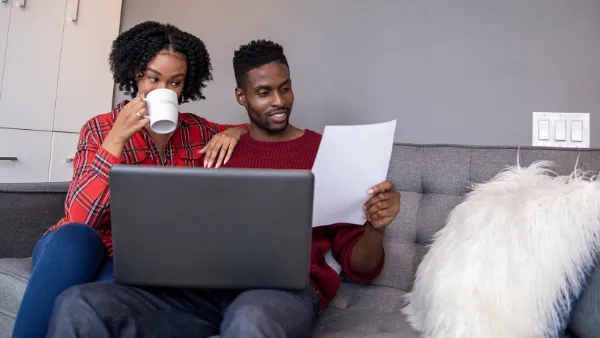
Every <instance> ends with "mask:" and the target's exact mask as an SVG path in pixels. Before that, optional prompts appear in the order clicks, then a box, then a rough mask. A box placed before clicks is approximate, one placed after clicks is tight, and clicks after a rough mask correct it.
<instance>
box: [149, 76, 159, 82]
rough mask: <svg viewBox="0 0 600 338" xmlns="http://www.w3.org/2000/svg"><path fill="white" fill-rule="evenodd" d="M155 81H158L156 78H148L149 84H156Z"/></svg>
mask: <svg viewBox="0 0 600 338" xmlns="http://www.w3.org/2000/svg"><path fill="white" fill-rule="evenodd" d="M157 81H158V79H157V78H155V77H151V78H150V82H153V83H154V82H157Z"/></svg>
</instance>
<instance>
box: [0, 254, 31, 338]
mask: <svg viewBox="0 0 600 338" xmlns="http://www.w3.org/2000/svg"><path fill="white" fill-rule="evenodd" d="M30 274H31V258H3V259H0V337H2V338H3V337H4V336H3V335H5V334H6V335H7V337H8V336H10V333H11V332H12V328H13V325H14V320H15V317H16V316H17V310H18V309H19V304H20V303H21V298H22V297H23V293H24V292H25V286H27V279H28V278H29V275H30Z"/></svg>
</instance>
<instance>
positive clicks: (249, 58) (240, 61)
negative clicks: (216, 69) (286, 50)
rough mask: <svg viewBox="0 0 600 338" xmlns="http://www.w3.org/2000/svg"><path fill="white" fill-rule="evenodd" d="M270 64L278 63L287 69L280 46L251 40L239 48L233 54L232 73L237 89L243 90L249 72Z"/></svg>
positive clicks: (265, 41) (270, 42) (271, 42)
mask: <svg viewBox="0 0 600 338" xmlns="http://www.w3.org/2000/svg"><path fill="white" fill-rule="evenodd" d="M271 62H279V63H281V64H284V65H286V66H287V67H288V68H289V65H288V62H287V59H286V57H285V55H284V54H283V47H282V46H281V45H280V44H278V43H276V42H273V41H268V40H253V41H250V42H249V43H247V44H245V45H242V46H240V48H239V49H238V50H236V51H235V52H234V54H233V71H234V73H235V81H236V84H237V86H238V88H243V85H244V82H245V80H246V78H247V75H248V72H249V71H251V70H252V69H254V68H258V67H261V66H263V65H266V64H268V63H271Z"/></svg>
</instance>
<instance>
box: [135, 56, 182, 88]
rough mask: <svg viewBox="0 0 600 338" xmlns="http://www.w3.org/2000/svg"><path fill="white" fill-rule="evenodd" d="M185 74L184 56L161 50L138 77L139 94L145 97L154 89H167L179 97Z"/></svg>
mask: <svg viewBox="0 0 600 338" xmlns="http://www.w3.org/2000/svg"><path fill="white" fill-rule="evenodd" d="M186 73H187V60H186V57H185V55H183V54H181V53H177V52H175V51H173V50H162V51H160V52H159V53H158V54H156V56H155V57H154V58H153V59H152V60H151V61H150V62H149V63H148V66H147V67H146V72H145V73H144V74H141V76H140V77H139V80H138V91H139V94H143V95H144V96H146V95H148V93H149V92H151V91H153V90H154V89H157V88H168V89H171V90H174V91H175V92H176V93H177V96H178V97H181V92H182V91H183V84H184V83H185V74H186Z"/></svg>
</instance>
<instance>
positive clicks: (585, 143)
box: [531, 112, 590, 148]
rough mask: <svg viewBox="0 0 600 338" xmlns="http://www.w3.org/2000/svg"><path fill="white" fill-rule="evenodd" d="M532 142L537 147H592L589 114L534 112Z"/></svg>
mask: <svg viewBox="0 0 600 338" xmlns="http://www.w3.org/2000/svg"><path fill="white" fill-rule="evenodd" d="M531 142H532V145H533V146H537V147H565V148H589V147H590V114H589V113H550V112H548V113H544V112H534V113H533V123H532V133H531Z"/></svg>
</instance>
